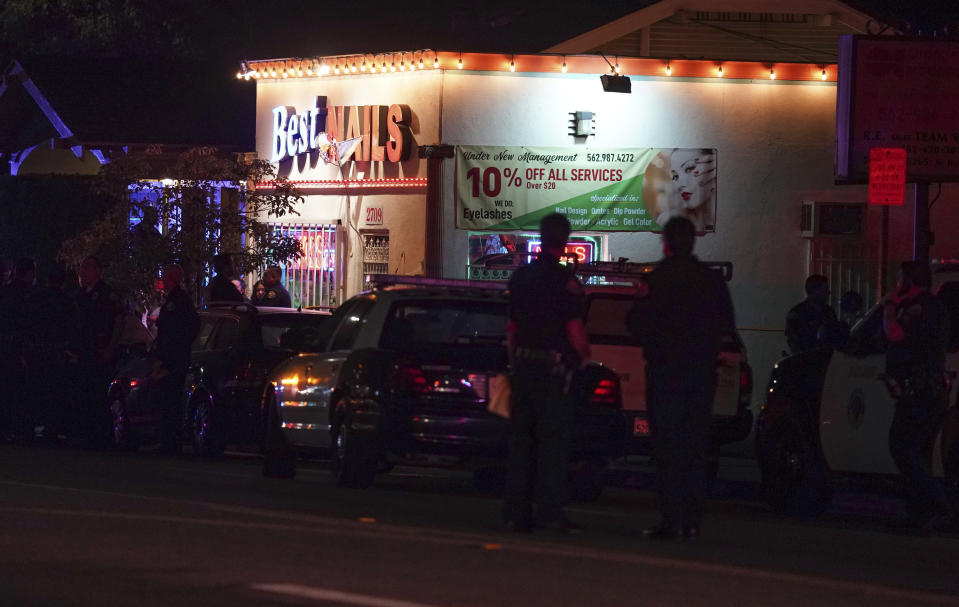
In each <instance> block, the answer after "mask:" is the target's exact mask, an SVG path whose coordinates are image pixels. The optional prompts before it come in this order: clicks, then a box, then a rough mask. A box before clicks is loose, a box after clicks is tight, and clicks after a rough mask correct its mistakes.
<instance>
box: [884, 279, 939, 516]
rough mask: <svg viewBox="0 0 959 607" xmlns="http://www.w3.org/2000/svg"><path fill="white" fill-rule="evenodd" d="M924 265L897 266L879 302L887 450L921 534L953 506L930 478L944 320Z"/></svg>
mask: <svg viewBox="0 0 959 607" xmlns="http://www.w3.org/2000/svg"><path fill="white" fill-rule="evenodd" d="M931 287H932V271H931V270H930V268H929V264H927V263H922V262H918V261H907V262H905V263H903V264H902V267H901V269H900V276H899V285H898V288H897V290H896V291H894V292H893V293H890V294H889V295H888V296H887V297H886V298H885V300H884V302H883V303H884V309H883V330H884V331H885V334H886V338H887V339H888V340H889V343H890V346H889V349H888V351H887V353H886V377H887V383H888V386H889V389H890V390H891V392H892V396H893V398H894V399H895V401H896V410H895V413H894V414H893V419H892V425H891V426H890V428H889V451H890V452H891V454H892V457H893V460H894V461H895V462H896V466H898V468H899V471H900V472H901V473H902V475H903V477H905V480H906V483H907V485H908V488H909V493H910V496H909V497H910V499H909V502H910V518H911V521H910V522H912V523H913V524H915V526H916V527H917V528H918V529H919V530H920V531H923V532H928V531H933V530H935V529H936V528H938V527H939V526H942V525H944V524H946V523H948V521H949V518H950V516H951V514H952V506H951V504H950V502H949V499H948V497H947V496H946V493H945V490H944V488H943V486H942V485H941V484H940V483H939V481H938V480H936V479H935V478H933V476H932V471H931V470H930V459H931V453H932V447H933V443H934V442H935V438H936V434H937V432H938V431H939V428H940V426H941V425H942V420H943V416H944V415H945V412H946V408H947V405H948V402H947V401H948V398H949V391H948V387H947V380H946V375H945V363H946V350H947V347H948V339H949V318H948V315H947V314H946V311H945V309H944V307H943V305H942V303H941V302H940V301H939V300H938V299H937V298H936V297H934V296H933V295H932V293H931V292H930V288H931Z"/></svg>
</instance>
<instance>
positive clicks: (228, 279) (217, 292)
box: [207, 253, 243, 303]
mask: <svg viewBox="0 0 959 607" xmlns="http://www.w3.org/2000/svg"><path fill="white" fill-rule="evenodd" d="M213 271H214V272H216V275H214V276H213V278H212V279H211V280H210V288H209V294H208V296H207V302H211V301H233V302H237V303H243V295H242V294H241V293H240V291H239V290H238V289H237V288H236V285H235V284H233V259H232V258H231V257H230V256H229V255H227V254H225V253H220V254H219V255H217V256H215V257H214V258H213Z"/></svg>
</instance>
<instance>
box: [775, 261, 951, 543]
mask: <svg viewBox="0 0 959 607" xmlns="http://www.w3.org/2000/svg"><path fill="white" fill-rule="evenodd" d="M932 283H933V281H932V270H931V268H930V266H929V264H928V263H924V262H919V261H907V262H904V263H903V264H902V266H901V267H900V271H899V281H898V284H897V286H896V289H895V290H894V291H892V292H891V293H890V294H888V295H887V296H886V297H885V298H884V299H883V300H882V306H883V308H882V332H883V338H884V339H885V341H886V343H887V345H888V348H887V351H886V369H885V371H886V372H885V377H886V386H887V389H888V390H889V393H890V396H892V398H893V400H894V401H895V403H896V404H895V407H896V408H895V412H894V414H893V421H892V424H891V426H890V428H889V451H890V454H891V455H892V457H893V460H894V461H895V462H896V466H897V467H898V468H899V471H900V472H901V473H902V475H903V477H904V478H905V480H906V482H907V484H908V487H909V496H910V500H909V517H910V522H911V523H912V524H913V525H914V526H916V527H918V528H920V529H922V530H924V531H932V530H934V529H935V528H937V527H939V526H941V525H943V524H945V523H946V522H948V521H949V520H950V518H951V517H952V515H953V514H954V513H953V511H952V505H951V503H950V501H949V499H948V496H947V495H946V492H945V490H944V489H943V486H942V484H941V483H939V482H938V481H937V480H936V479H934V478H933V476H932V470H931V467H930V461H931V454H932V448H933V444H934V442H935V438H936V435H937V433H938V432H939V428H940V427H941V426H942V422H943V419H944V416H945V413H946V409H947V408H948V397H949V389H948V385H949V379H948V377H947V374H946V367H945V361H946V353H947V350H948V347H949V339H950V335H952V334H953V330H952V327H950V319H949V314H948V312H947V310H946V307H945V301H944V298H943V297H937V296H936V295H935V294H933V292H932V287H933V284H932ZM848 333H849V327H848V324H847V323H844V322H842V321H840V320H838V319H837V318H836V314H835V312H834V311H833V309H832V307H831V306H830V305H829V282H828V280H827V278H826V277H825V276H822V275H812V276H810V277H809V278H808V279H807V280H806V299H805V300H804V301H803V302H801V303H799V304H798V305H796V306H795V307H794V308H792V309H791V310H790V311H789V314H788V315H787V317H786V339H787V341H788V343H789V348H790V350H791V351H792V353H793V354H798V353H802V352H807V351H810V350H816V349H818V348H822V347H834V346H836V345H839V344H841V343H842V342H843V341H844V340H845V339H846V337H847V336H848Z"/></svg>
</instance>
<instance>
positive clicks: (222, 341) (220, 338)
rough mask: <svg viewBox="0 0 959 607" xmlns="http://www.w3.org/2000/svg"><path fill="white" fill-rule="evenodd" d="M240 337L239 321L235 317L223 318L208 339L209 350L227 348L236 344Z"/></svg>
mask: <svg viewBox="0 0 959 607" xmlns="http://www.w3.org/2000/svg"><path fill="white" fill-rule="evenodd" d="M239 337H240V321H239V320H237V319H235V318H224V319H222V320H221V321H220V322H219V323H218V324H217V326H216V331H214V332H213V337H212V338H211V339H210V341H209V345H208V349H210V350H228V349H230V348H232V347H234V346H236V344H237V341H238V340H239Z"/></svg>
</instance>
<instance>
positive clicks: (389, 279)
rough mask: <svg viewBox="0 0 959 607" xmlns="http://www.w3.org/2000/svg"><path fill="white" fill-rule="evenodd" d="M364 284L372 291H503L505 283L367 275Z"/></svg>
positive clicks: (428, 277) (463, 279) (397, 275)
mask: <svg viewBox="0 0 959 607" xmlns="http://www.w3.org/2000/svg"><path fill="white" fill-rule="evenodd" d="M366 283H367V284H368V285H370V287H371V288H373V289H381V288H383V287H393V286H412V287H454V288H458V289H477V288H482V289H493V290H496V291H505V290H506V287H507V284H506V283H505V282H499V281H493V280H466V279H465V278H433V277H430V276H403V275H399V274H367V275H366Z"/></svg>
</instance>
